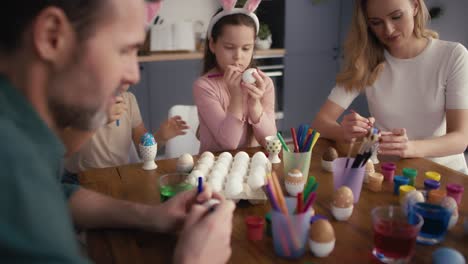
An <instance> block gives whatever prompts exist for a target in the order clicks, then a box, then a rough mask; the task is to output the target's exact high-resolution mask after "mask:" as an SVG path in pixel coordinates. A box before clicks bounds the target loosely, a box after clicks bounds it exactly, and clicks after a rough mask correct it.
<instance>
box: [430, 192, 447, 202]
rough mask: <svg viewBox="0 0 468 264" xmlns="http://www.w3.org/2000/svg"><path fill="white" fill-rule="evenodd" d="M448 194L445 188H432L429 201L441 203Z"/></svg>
mask: <svg viewBox="0 0 468 264" xmlns="http://www.w3.org/2000/svg"><path fill="white" fill-rule="evenodd" d="M446 196H447V195H446V193H445V191H444V190H441V189H437V190H431V191H429V193H428V194H427V201H428V202H429V203H432V204H440V203H441V202H442V200H443V199H444V198H445V197H446Z"/></svg>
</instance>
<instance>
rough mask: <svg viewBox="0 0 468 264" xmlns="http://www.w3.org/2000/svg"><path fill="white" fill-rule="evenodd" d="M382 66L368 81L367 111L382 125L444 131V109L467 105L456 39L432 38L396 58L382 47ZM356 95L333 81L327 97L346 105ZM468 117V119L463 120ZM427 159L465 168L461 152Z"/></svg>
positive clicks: (422, 134)
mask: <svg viewBox="0 0 468 264" xmlns="http://www.w3.org/2000/svg"><path fill="white" fill-rule="evenodd" d="M384 55H385V59H386V62H385V67H384V69H383V71H382V72H381V73H380V75H379V76H378V79H377V80H376V82H375V83H374V84H373V85H371V86H368V87H366V89H365V93H366V97H367V102H368V105H369V111H370V113H371V115H372V116H373V117H375V120H376V127H377V128H379V129H381V130H383V131H391V130H392V129H393V128H406V131H407V134H408V138H409V139H410V140H418V139H428V138H433V137H439V136H442V135H445V134H446V130H447V125H446V114H445V112H446V110H448V109H468V51H467V50H466V48H465V47H464V46H463V45H462V44H460V43H455V42H448V41H442V40H437V39H430V40H429V43H428V45H427V47H426V48H425V49H424V50H423V51H422V52H421V53H420V54H419V55H417V56H416V57H414V58H411V59H398V58H395V57H393V56H392V55H390V53H388V52H387V51H385V54H384ZM358 95H359V92H358V91H352V92H347V91H346V90H345V89H344V88H343V87H340V86H335V87H334V88H333V90H332V91H331V93H330V95H329V97H328V99H329V100H331V101H332V102H334V103H336V104H338V105H340V106H341V107H343V108H344V109H346V108H348V107H349V105H350V104H351V103H352V101H353V100H354V99H355V98H356V97H357V96H358ZM466 122H468V120H466ZM431 160H433V161H435V162H438V163H440V164H442V165H445V166H447V167H450V168H452V169H455V170H458V171H461V172H464V173H465V174H468V169H467V165H466V161H465V157H464V155H463V153H459V154H456V155H451V156H446V157H437V158H431Z"/></svg>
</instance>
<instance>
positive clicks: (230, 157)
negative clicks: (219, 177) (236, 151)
mask: <svg viewBox="0 0 468 264" xmlns="http://www.w3.org/2000/svg"><path fill="white" fill-rule="evenodd" d="M226 158H227V159H229V160H232V154H231V153H229V152H223V153H221V154H219V157H218V159H226Z"/></svg>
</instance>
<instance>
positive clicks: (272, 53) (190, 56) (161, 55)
mask: <svg viewBox="0 0 468 264" xmlns="http://www.w3.org/2000/svg"><path fill="white" fill-rule="evenodd" d="M285 54H286V50H285V49H269V50H257V51H255V56H254V58H265V57H269V58H271V57H284V55H285ZM201 59H203V53H202V52H153V53H150V54H149V55H140V56H138V61H139V62H152V61H174V60H201Z"/></svg>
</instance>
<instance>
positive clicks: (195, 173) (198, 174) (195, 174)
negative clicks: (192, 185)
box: [189, 170, 206, 180]
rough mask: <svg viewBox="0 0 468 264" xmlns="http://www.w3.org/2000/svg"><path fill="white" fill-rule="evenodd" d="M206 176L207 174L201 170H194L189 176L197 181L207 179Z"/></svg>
mask: <svg viewBox="0 0 468 264" xmlns="http://www.w3.org/2000/svg"><path fill="white" fill-rule="evenodd" d="M205 176H206V174H204V173H203V172H202V171H200V170H193V171H192V172H191V173H190V175H189V177H190V178H194V179H195V180H197V179H198V177H202V178H203V179H205Z"/></svg>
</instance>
